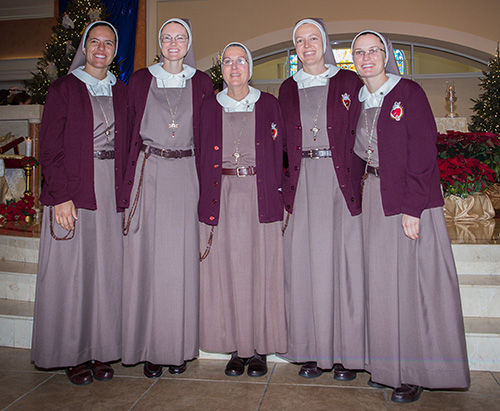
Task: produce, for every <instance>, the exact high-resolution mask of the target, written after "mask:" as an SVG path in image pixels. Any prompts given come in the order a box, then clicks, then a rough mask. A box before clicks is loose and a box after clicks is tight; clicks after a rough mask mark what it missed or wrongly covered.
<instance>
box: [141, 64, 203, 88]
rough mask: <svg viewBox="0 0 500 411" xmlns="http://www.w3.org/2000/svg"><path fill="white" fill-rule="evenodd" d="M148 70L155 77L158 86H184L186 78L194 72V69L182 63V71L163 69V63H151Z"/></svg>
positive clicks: (190, 76)
mask: <svg viewBox="0 0 500 411" xmlns="http://www.w3.org/2000/svg"><path fill="white" fill-rule="evenodd" d="M148 70H149V72H150V73H151V74H152V75H153V76H154V77H155V78H156V85H157V86H158V88H184V87H186V80H189V79H190V78H192V77H193V76H194V75H195V74H196V69H194V68H193V67H191V66H188V65H187V64H183V65H182V71H181V72H180V73H177V74H172V73H169V72H168V71H166V70H164V69H163V63H157V64H153V65H152V66H149V67H148Z"/></svg>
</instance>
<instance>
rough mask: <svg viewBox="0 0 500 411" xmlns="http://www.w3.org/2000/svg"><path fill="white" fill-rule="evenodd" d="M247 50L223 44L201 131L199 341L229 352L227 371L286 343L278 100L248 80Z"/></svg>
mask: <svg viewBox="0 0 500 411" xmlns="http://www.w3.org/2000/svg"><path fill="white" fill-rule="evenodd" d="M252 69H253V62H252V55H251V54H250V51H249V50H248V49H247V47H245V46H244V45H243V44H241V43H230V44H229V45H227V46H226V48H225V49H224V51H223V53H222V73H223V78H224V82H225V84H226V85H227V87H226V88H225V89H224V90H223V91H221V92H220V93H218V94H217V96H211V97H210V98H208V99H207V100H206V102H205V104H204V105H203V109H202V113H201V125H200V126H201V138H200V142H201V145H200V150H201V151H200V152H201V156H200V167H199V174H200V202H199V208H198V210H199V218H200V222H201V224H200V226H201V229H200V237H201V249H202V251H203V255H202V257H201V258H202V260H203V261H202V262H201V300H200V305H201V307H200V308H201V310H200V312H201V318H200V344H201V348H202V349H203V350H205V351H210V352H218V353H230V354H231V358H230V360H229V362H228V363H227V365H226V369H225V374H226V375H228V376H239V375H242V374H243V373H244V372H245V367H246V366H248V368H247V374H248V375H249V376H251V377H262V376H264V375H265V374H266V373H267V359H266V355H267V354H272V353H276V352H278V353H284V352H286V350H287V342H286V338H287V337H286V323H285V301H284V297H285V295H284V278H283V275H284V274H283V239H282V235H281V221H282V220H283V198H282V183H283V142H284V134H285V128H284V123H283V118H282V115H281V110H280V106H279V103H278V101H277V99H276V98H275V97H274V96H272V95H271V94H268V93H264V92H261V91H259V90H257V89H255V88H253V87H251V86H250V85H249V81H250V79H251V77H252Z"/></svg>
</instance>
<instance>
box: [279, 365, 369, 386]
mask: <svg viewBox="0 0 500 411" xmlns="http://www.w3.org/2000/svg"><path fill="white" fill-rule="evenodd" d="M299 370H300V365H296V364H276V367H275V368H274V372H273V375H272V377H271V384H300V385H327V386H331V387H340V388H342V387H360V388H370V389H374V388H371V387H369V386H368V384H367V383H368V380H369V379H370V375H369V374H368V373H366V372H358V373H357V377H356V379H354V380H352V381H337V380H334V379H333V372H331V371H328V372H324V373H323V374H322V375H321V376H320V377H318V378H304V377H301V376H299V374H298V372H299Z"/></svg>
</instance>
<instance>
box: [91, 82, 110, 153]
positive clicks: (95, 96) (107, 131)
mask: <svg viewBox="0 0 500 411" xmlns="http://www.w3.org/2000/svg"><path fill="white" fill-rule="evenodd" d="M89 87H90V90H91V91H92V93H90V95H91V96H92V97H94V98H95V100H96V101H97V104H99V108H100V109H101V112H102V115H103V116H104V121H105V123H106V131H105V132H104V134H106V145H108V144H109V136H110V135H111V127H110V125H109V120H108V116H107V115H106V113H105V112H104V108H103V107H102V104H101V102H100V101H99V99H98V98H97V95H96V92H95V90H94V88H93V87H92V86H91V85H90V84H89ZM107 97H108V109H109V110H108V112H109V114H110V115H111V114H112V108H111V100H112V98H111V97H109V96H107Z"/></svg>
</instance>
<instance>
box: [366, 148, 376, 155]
mask: <svg viewBox="0 0 500 411" xmlns="http://www.w3.org/2000/svg"><path fill="white" fill-rule="evenodd" d="M365 153H366V154H368V155H369V156H371V155H372V154H373V153H374V151H373V150H372V148H371V147H368V150H366V151H365Z"/></svg>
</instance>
